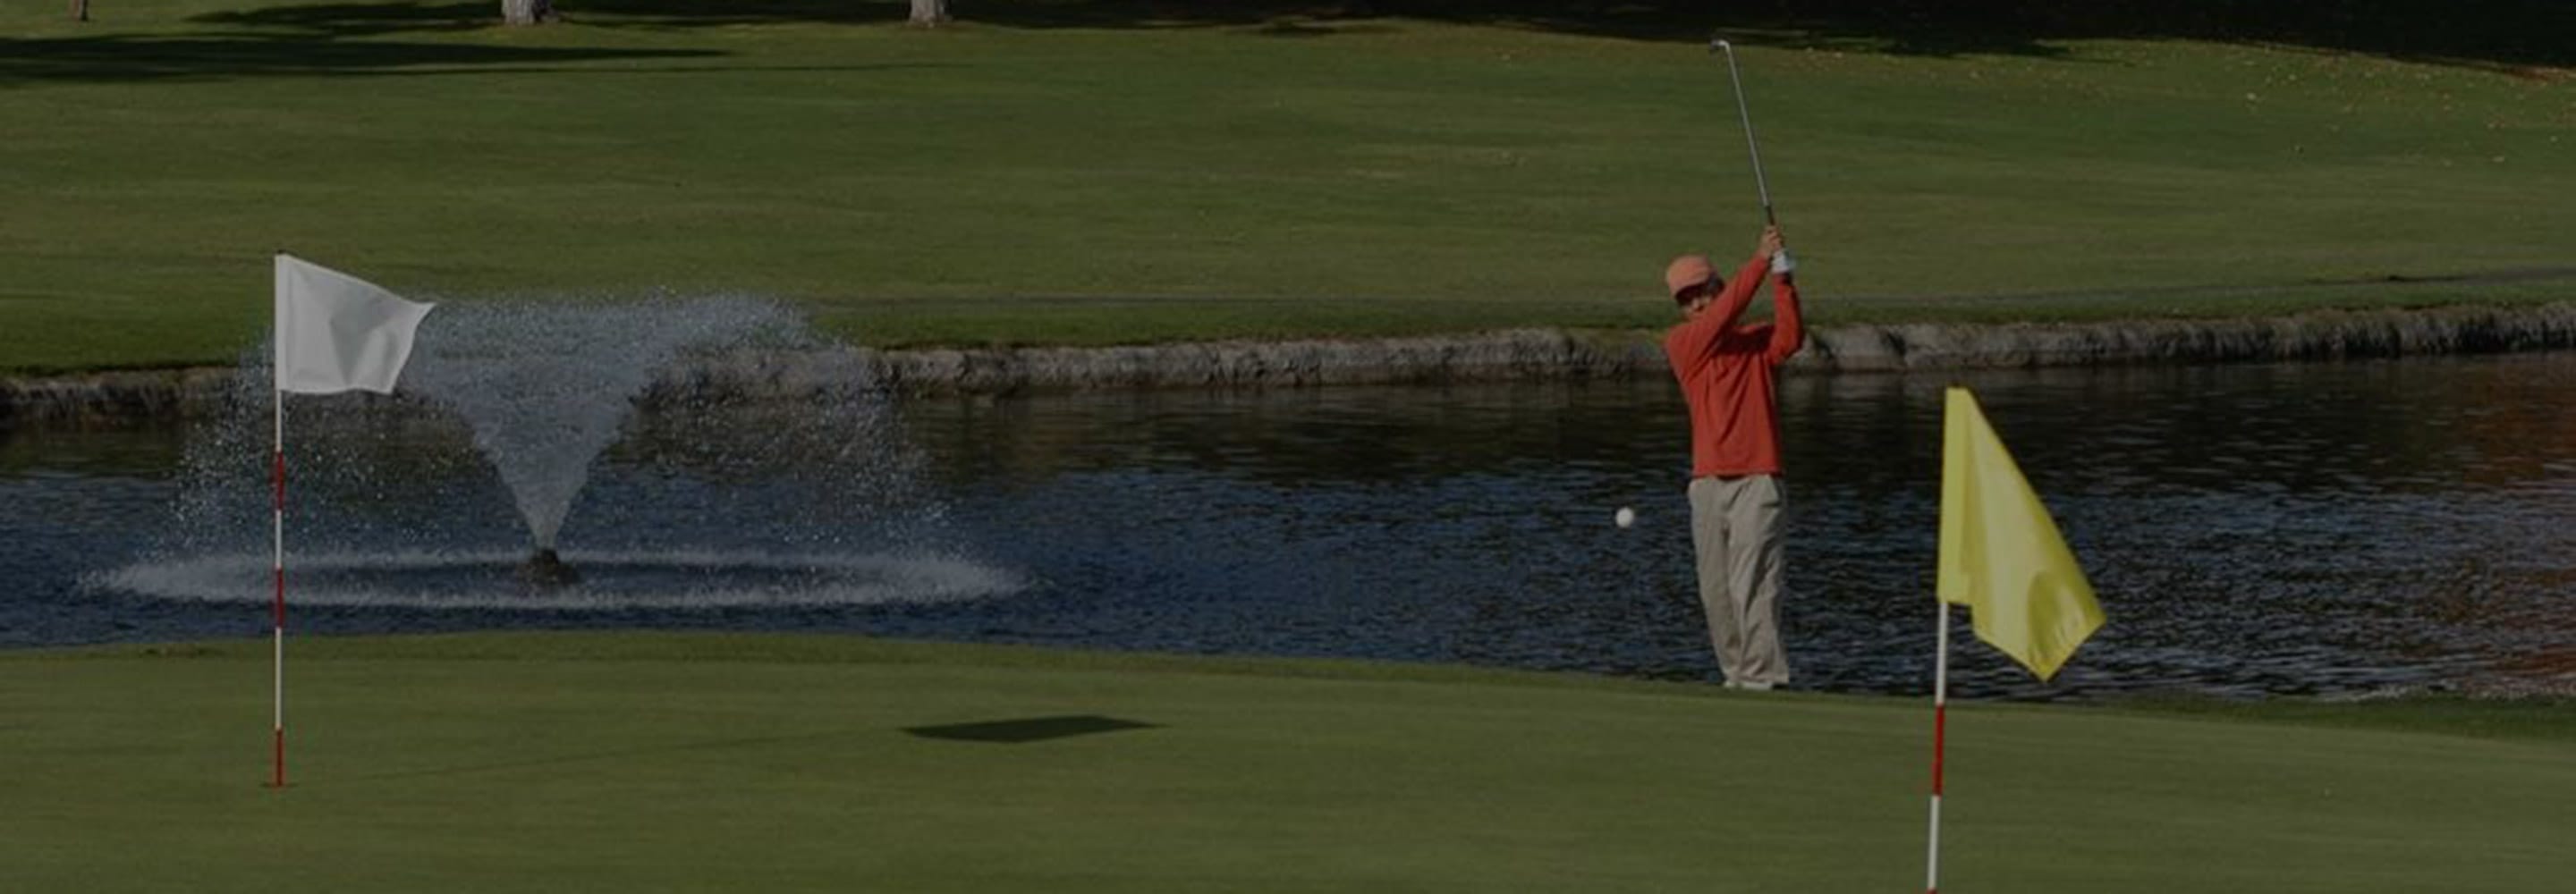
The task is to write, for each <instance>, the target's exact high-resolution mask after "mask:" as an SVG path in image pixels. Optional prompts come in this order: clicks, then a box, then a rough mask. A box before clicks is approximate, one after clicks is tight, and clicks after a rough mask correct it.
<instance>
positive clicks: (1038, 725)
mask: <svg viewBox="0 0 2576 894" xmlns="http://www.w3.org/2000/svg"><path fill="white" fill-rule="evenodd" d="M1155 728H1156V725H1155V724H1151V723H1142V722H1138V721H1134V720H1121V719H1118V718H1116V717H1102V716H1100V715H1098V714H1068V715H1063V716H1057V717H1023V718H1019V719H1015V720H988V721H983V722H980V723H952V724H945V725H941V726H915V727H907V728H905V729H904V732H907V733H911V734H913V735H916V736H920V737H922V738H924V739H947V740H951V741H957V742H995V743H1000V744H1004V745H1019V744H1024V743H1028V742H1045V741H1049V740H1053V739H1069V738H1072V737H1074V736H1090V735H1098V734H1100V733H1114V732H1120V731H1123V730H1131V729H1155Z"/></svg>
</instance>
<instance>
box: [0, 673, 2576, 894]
mask: <svg viewBox="0 0 2576 894" xmlns="http://www.w3.org/2000/svg"><path fill="white" fill-rule="evenodd" d="M266 659H267V651H266V644H265V643H256V642H245V643H239V644H221V645H213V646H203V647H185V646H182V647H155V648H151V649H142V648H134V647H126V648H117V649H104V650H88V651H81V652H69V653H64V652H47V653H18V654H12V655H7V656H0V704H5V705H6V706H7V716H6V720H5V722H0V759H5V761H6V762H7V765H8V766H9V767H11V773H12V776H13V778H14V780H15V781H14V782H13V783H12V792H13V796H12V797H11V798H10V804H11V807H10V809H9V810H7V811H0V837H4V838H5V839H6V840H7V841H9V842H10V851H11V858H10V859H9V860H8V861H6V864H5V865H0V885H5V887H7V888H9V889H11V890H81V891H129V890H131V891H146V890H153V891H166V890H193V891H277V890H367V891H412V890H417V891H457V890H477V891H496V892H507V891H549V892H552V891H565V890H614V891H685V890H766V891H803V890H816V891H821V890H834V891H846V890H886V891H924V892H938V891H1026V890H1049V891H1148V890H1191V891H1458V892H1490V891H1567V890H1602V891H1685V890H1687V891H1841V890H1907V889H1908V886H1909V885H1912V884H1914V883H1916V881H1917V880H1919V878H1920V875H1919V873H1920V871H1921V866H1920V861H1921V859H1922V843H1921V834H1922V822H1923V817H1922V811H1923V803H1922V792H1923V786H1924V768H1923V758H1924V749H1925V738H1926V732H1927V730H1926V729H1925V727H1926V721H1927V718H1926V716H1925V713H1926V712H1925V710H1924V709H1923V707H1922V706H1921V705H1919V704H1915V703H1911V702H1891V701H1885V700H1874V699H1850V698H1834V697H1821V696H1798V695H1772V696H1747V695H1730V694H1725V693H1721V692H1717V691H1712V690H1709V689H1707V688H1705V687H1682V686H1671V685H1658V684H1644V683H1632V682H1621V681H1610V680H1598V679H1590V678H1580V677H1563V676H1546V675H1534V674H1517V673H1501V672H1484V671H1472V670H1462V669H1443V668H1412V667H1390V666H1374V665H1358V664H1331V663H1294V662H1268V661H1239V660H1216V659H1179V658H1160V657H1152V656H1122V655H1091V654H1079V653H1060V652H1045V651H1035V650H1023V649H1006V648H981V647H959V646H932V645H908V644H889V643H877V642H870V641H866V640H858V639H846V638H834V639H822V638H793V637H766V636H711V635H710V636H689V635H614V634H612V635H548V634H532V635H478V636H465V637H431V638H407V639H348V640H336V639H334V640H308V641H302V642H299V643H298V644H297V645H296V658H295V665H294V668H293V674H292V678H291V680H290V686H291V689H290V693H291V698H292V700H293V701H292V704H291V715H290V719H291V721H292V722H293V725H294V726H293V732H294V736H295V738H294V752H293V761H294V766H293V775H294V777H295V784H294V786H293V787H291V788H290V789H287V790H284V791H271V790H266V789H263V788H262V787H261V785H260V783H261V782H262V780H263V779H264V778H265V775H266V767H267V760H268V754H267V745H268V742H267V738H268V737H267V731H266V730H265V728H264V726H265V724H266V723H267V710H268V709H267V704H266V702H267V694H268V689H267V687H268V669H267V661H266ZM2401 710H2402V709H2401ZM1953 727H1954V729H1953V734H1954V750H1953V754H1952V757H1953V763H1952V766H1951V787H1952V798H1951V803H1950V805H1949V806H1950V814H1949V825H1948V838H1947V840H1948V842H1949V849H1948V862H1947V866H1948V867H1949V868H1948V879H1947V880H1948V881H1949V882H1950V883H1951V884H1953V885H1954V886H1956V887H1958V888H1960V889H1962V890H1970V889H1973V890H1979V891H2070V890H2082V891H2114V892H2116V891H2141V892H2169V891H2177V890H2186V891H2257V890H2259V891H2318V892H2327V891H2333V892H2344V891H2355V890H2369V891H2409V890H2427V891H2429V890H2441V891H2491V892H2500V891H2534V892H2538V891H2556V890H2561V889H2562V888H2563V886H2564V880H2565V878H2566V877H2567V876H2568V874H2569V872H2570V871H2571V870H2576V855H2571V854H2570V853H2569V852H2568V850H2567V849H2566V847H2565V844H2566V842H2565V830H2566V828H2567V820H2568V814H2567V812H2566V811H2567V807H2566V805H2567V804H2569V803H2571V802H2576V747H2571V746H2570V745H2569V744H2568V741H2569V740H2568V738H2567V737H2565V736H2563V735H2559V736H2520V735H2508V736H2503V737H2488V738H2470V737H2461V736H2451V735H2440V734H2427V733H2413V732H2394V731H2389V730H2384V729H2365V728H2356V727H2352V726H2346V727H2341V728H2336V727H2324V726H2311V725H2306V724H2301V723H2264V722H2251V723H2249V722H2223V721H2217V720H2210V719H2199V718H2184V717H2171V716H2156V715H2143V714H2124V713H2119V712H2113V711H2103V710H2082V709H2064V708H2055V709H2047V708H2029V707H2008V706H1977V705H1969V706H1962V707H1961V708H1960V709H1959V711H1958V715H1957V716H1956V717H1954V718H1953ZM2559 730H2560V731H2561V732H2563V731H2564V727H2563V724H2562V725H2561V726H2560V727H2559Z"/></svg>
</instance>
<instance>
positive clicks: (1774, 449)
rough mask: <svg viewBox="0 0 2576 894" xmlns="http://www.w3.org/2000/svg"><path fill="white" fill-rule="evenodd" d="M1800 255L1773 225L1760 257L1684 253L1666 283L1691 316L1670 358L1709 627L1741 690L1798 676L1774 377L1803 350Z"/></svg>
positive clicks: (1670, 343) (1667, 350) (1675, 333)
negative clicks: (1750, 314) (1754, 310)
mask: <svg viewBox="0 0 2576 894" xmlns="http://www.w3.org/2000/svg"><path fill="white" fill-rule="evenodd" d="M1795 268H1796V265H1795V264H1794V263H1793V262H1791V261H1790V259H1789V252H1788V249H1787V248H1785V247H1784V246H1783V245H1782V244H1781V241H1780V228H1779V227H1777V226H1771V227H1765V228H1763V230H1762V241H1761V243H1760V246H1759V247H1758V248H1756V249H1754V254H1753V258H1752V259H1751V260H1748V261H1746V262H1744V266H1743V267H1742V268H1741V269H1738V270H1737V271H1735V280H1734V281H1733V282H1728V281H1726V280H1724V279H1720V278H1719V277H1718V275H1717V268H1716V267H1715V266H1713V265H1711V264H1710V263H1709V260H1708V258H1707V257H1706V256H1703V255H1684V256H1682V257H1678V258H1674V259H1673V262H1672V263H1671V264H1670V265H1668V266H1666V267H1665V268H1664V287H1665V289H1666V290H1667V291H1668V292H1670V293H1671V295H1672V296H1673V302H1674V303H1675V304H1678V305H1680V306H1681V312H1682V324H1681V325H1679V326H1675V327H1673V330H1672V332H1670V333H1668V334H1666V335H1665V336H1664V356H1665V358H1666V359H1668V360H1670V361H1672V365H1673V378H1674V379H1676V380H1679V381H1680V382H1681V386H1682V399H1683V400H1684V401H1687V402H1688V403H1689V404H1690V427H1691V483H1690V505H1691V543H1692V546H1693V547H1695V548H1696V550H1697V552H1698V555H1699V563H1698V565H1699V600H1700V605H1701V606H1702V607H1704V608H1705V609H1707V611H1708V637H1709V642H1710V644H1711V645H1713V646H1715V647H1716V649H1717V666H1718V669H1719V670H1720V671H1721V672H1723V673H1724V674H1725V675H1726V686H1727V688H1730V689H1757V690H1759V689H1770V688H1772V687H1774V686H1779V685H1782V684H1785V683H1788V682H1789V658H1788V656H1787V655H1785V654H1783V653H1782V652H1781V651H1780V559H1781V535H1782V533H1783V531H1784V528H1785V526H1784V524H1783V523H1782V520H1781V507H1782V503H1783V501H1784V499H1785V496H1786V495H1785V493H1784V492H1783V489H1782V487H1781V483H1780V410H1779V404H1778V402H1777V401H1776V400H1775V399H1774V396H1773V388H1772V382H1773V378H1774V375H1775V374H1774V371H1775V370H1777V369H1778V368H1779V366H1780V364H1781V363H1782V362H1784V361H1787V360H1788V359H1789V356H1790V355H1792V354H1796V353H1798V348H1799V346H1800V345H1802V344H1804V343H1805V341H1806V330H1805V328H1804V327H1803V326H1801V325H1800V323H1799V320H1798V287H1797V285H1796V284H1795V283H1794V282H1792V280H1791V278H1790V271H1792V270H1794V269H1795ZM1766 276H1767V277H1768V278H1769V279H1770V280H1771V281H1772V287H1771V295H1772V307H1773V314H1772V316H1773V319H1772V320H1771V321H1769V322H1760V323H1744V322H1743V321H1742V317H1743V316H1744V311H1745V308H1747V307H1749V306H1751V305H1752V304H1753V293H1754V290H1755V289H1757V288H1759V287H1760V286H1761V285H1762V280H1763V279H1764V278H1765V277H1766Z"/></svg>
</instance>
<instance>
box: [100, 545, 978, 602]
mask: <svg viewBox="0 0 2576 894" xmlns="http://www.w3.org/2000/svg"><path fill="white" fill-rule="evenodd" d="M519 558H520V557H519V556H518V555H517V554H515V553H508V552H426V551H406V552H387V553H326V554H320V555H310V556H300V557H297V559H296V568H295V602H296V604H297V605H300V606H306V607H311V606H331V607H344V608H401V609H429V610H450V609H453V610H472V611H495V610H499V611H617V610H626V609H655V610H704V609H741V608H815V607H827V606H859V605H886V604H898V603H938V602H955V601H960V600H969V599H981V598H986V597H992V596H1000V595H1007V594H1009V593H1013V592H1016V591H1019V590H1021V589H1023V588H1024V587H1026V586H1027V582H1026V581H1024V580H1023V579H1021V578H1020V577H1019V576H1018V575H1015V574H1012V573H1010V572H1007V571H1002V570H998V569H994V568H989V567H986V566H983V565H979V564H976V563H974V562H971V561H967V560H964V559H959V558H955V557H950V556H937V555H901V554H880V555H860V556H840V555H795V554H770V553H759V552H721V551H712V550H689V551H676V552H659V551H656V552H623V551H601V552H575V553H572V554H570V555H568V556H566V557H565V558H566V559H567V560H568V561H570V562H573V563H575V564H578V565H580V566H581V567H582V568H583V569H585V577H584V580H583V582H582V584H581V585H580V586H577V587H565V588H559V589H546V590H541V591H534V592H530V591H526V590H523V589H522V588H520V587H517V586H514V585H513V584H512V581H511V578H512V576H513V567H514V564H515V563H516V562H518V560H519ZM83 583H85V584H86V585H88V586H90V587H93V588H105V589H112V590H116V591H120V592H125V593H133V594H137V595H142V596H149V597H153V598H157V599H167V600H174V601H182V602H208V603H237V604H246V605H261V604H265V603H267V601H268V599H269V597H270V593H269V586H270V584H269V565H268V558H267V557H266V556H256V555H231V556H196V557H190V558H185V559H171V560H155V561H143V562H137V563H134V564H131V565H127V566H125V567H122V568H116V569H113V570H109V571H103V572H98V573H95V574H92V575H89V576H88V577H87V578H85V579H84V581H83Z"/></svg>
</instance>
